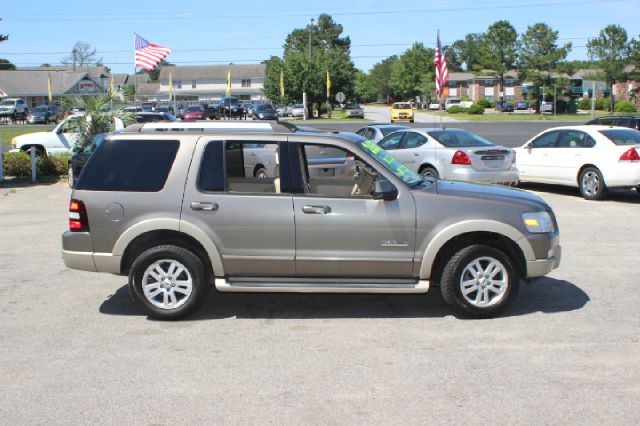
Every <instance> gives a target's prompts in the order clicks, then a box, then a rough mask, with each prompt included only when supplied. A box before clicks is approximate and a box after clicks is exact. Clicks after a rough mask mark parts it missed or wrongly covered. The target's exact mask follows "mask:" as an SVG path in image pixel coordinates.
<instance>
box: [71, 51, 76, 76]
mask: <svg viewBox="0 0 640 426" xmlns="http://www.w3.org/2000/svg"><path fill="white" fill-rule="evenodd" d="M77 54H78V52H77V50H76V49H75V47H74V48H73V50H72V51H71V56H73V72H76V60H77V59H76V58H77Z"/></svg>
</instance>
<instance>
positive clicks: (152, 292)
mask: <svg viewBox="0 0 640 426" xmlns="http://www.w3.org/2000/svg"><path fill="white" fill-rule="evenodd" d="M206 276H207V274H206V272H205V268H204V264H203V263H202V260H200V258H199V257H198V256H196V255H195V254H194V253H193V252H191V251H189V250H187V249H184V248H182V247H178V246H173V245H163V246H157V247H152V248H150V249H148V250H147V251H145V252H143V253H142V254H141V255H139V256H138V257H137V259H136V260H135V261H134V262H133V265H132V266H131V272H130V273H129V293H130V295H131V297H132V299H133V300H134V302H135V303H136V304H137V305H139V306H140V307H141V308H142V310H143V311H144V313H146V314H147V315H148V316H150V317H152V318H155V319H160V320H178V319H181V318H184V317H186V316H187V315H189V314H191V313H193V312H195V311H196V310H197V309H198V308H199V307H200V306H201V305H202V304H203V303H204V301H205V300H206V298H207V294H208V289H209V283H207V280H206Z"/></svg>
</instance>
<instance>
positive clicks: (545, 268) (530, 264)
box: [526, 238, 562, 278]
mask: <svg viewBox="0 0 640 426" xmlns="http://www.w3.org/2000/svg"><path fill="white" fill-rule="evenodd" d="M553 241H555V242H556V244H557V238H555V239H554V240H553ZM561 258H562V247H560V245H559V244H557V245H555V246H553V247H551V248H550V249H549V252H548V254H547V258H546V259H536V260H528V261H527V262H526V266H527V278H535V277H541V276H543V275H546V274H548V273H549V272H551V271H553V270H554V269H556V268H557V267H558V266H560V260H561Z"/></svg>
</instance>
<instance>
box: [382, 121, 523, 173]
mask: <svg viewBox="0 0 640 426" xmlns="http://www.w3.org/2000/svg"><path fill="white" fill-rule="evenodd" d="M378 146H379V147H380V148H383V149H384V150H386V151H389V152H390V153H391V154H393V156H394V157H395V158H397V159H398V160H399V161H400V162H402V163H403V164H404V165H405V166H407V167H408V168H409V169H410V170H411V171H413V172H416V173H418V174H420V175H422V176H433V177H437V178H441V179H449V180H462V181H470V182H482V183H501V184H506V185H512V184H515V183H517V182H518V168H517V167H516V165H515V161H516V157H515V153H514V151H513V150H512V149H510V148H505V147H503V146H500V145H495V144H494V143H493V142H490V141H488V140H486V139H484V138H483V137H481V136H478V135H476V134H475V133H471V132H469V131H467V130H463V129H450V128H448V129H430V128H425V129H405V130H399V131H397V132H394V133H392V134H390V135H389V136H386V137H385V138H383V139H382V140H381V141H380V142H379V143H378Z"/></svg>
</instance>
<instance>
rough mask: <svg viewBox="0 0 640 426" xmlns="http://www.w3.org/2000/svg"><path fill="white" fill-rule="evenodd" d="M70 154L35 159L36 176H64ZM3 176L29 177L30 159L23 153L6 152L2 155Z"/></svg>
mask: <svg viewBox="0 0 640 426" xmlns="http://www.w3.org/2000/svg"><path fill="white" fill-rule="evenodd" d="M69 157H71V154H60V155H52V156H49V157H38V158H37V159H36V174H37V176H60V175H66V174H67V169H68V166H67V164H68V160H69ZM2 160H3V164H4V174H5V176H16V177H19V176H31V157H30V156H29V154H27V153H25V152H7V153H5V154H3V158H2Z"/></svg>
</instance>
